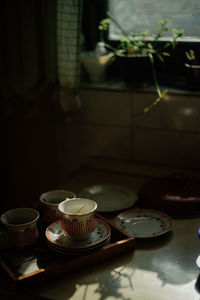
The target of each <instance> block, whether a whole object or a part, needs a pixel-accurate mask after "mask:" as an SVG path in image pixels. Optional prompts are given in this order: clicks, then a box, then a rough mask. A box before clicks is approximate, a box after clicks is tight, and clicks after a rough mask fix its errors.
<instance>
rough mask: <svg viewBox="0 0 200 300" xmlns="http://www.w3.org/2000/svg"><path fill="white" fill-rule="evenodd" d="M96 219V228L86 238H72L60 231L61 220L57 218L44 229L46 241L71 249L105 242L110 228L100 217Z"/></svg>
mask: <svg viewBox="0 0 200 300" xmlns="http://www.w3.org/2000/svg"><path fill="white" fill-rule="evenodd" d="M96 221H97V223H96V228H95V230H94V231H93V232H92V233H91V235H90V236H89V237H88V238H87V239H85V240H72V239H71V238H70V237H68V236H67V234H65V233H63V232H62V229H61V220H58V221H56V222H54V223H52V224H51V225H50V226H48V227H47V229H46V231H45V235H46V238H47V241H48V242H49V243H50V244H51V245H52V246H55V247H56V248H60V249H65V250H72V251H73V250H80V249H90V248H92V247H95V246H99V244H101V243H103V242H104V241H105V242H106V241H107V239H108V238H109V237H110V235H111V229H110V226H109V225H108V224H107V223H106V222H104V221H102V220H100V219H96Z"/></svg>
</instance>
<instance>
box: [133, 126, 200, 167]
mask: <svg viewBox="0 0 200 300" xmlns="http://www.w3.org/2000/svg"><path fill="white" fill-rule="evenodd" d="M132 145H133V149H132V154H133V155H132V159H134V160H136V161H140V162H147V163H159V164H163V165H169V166H179V167H190V168H200V135H199V134H191V133H178V132H174V133H173V132H170V131H161V130H145V129H137V130H135V131H134V134H133V143H132Z"/></svg>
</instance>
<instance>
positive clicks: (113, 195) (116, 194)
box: [79, 185, 138, 212]
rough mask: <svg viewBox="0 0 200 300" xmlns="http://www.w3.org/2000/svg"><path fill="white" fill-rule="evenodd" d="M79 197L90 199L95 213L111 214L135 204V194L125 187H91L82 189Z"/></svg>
mask: <svg viewBox="0 0 200 300" xmlns="http://www.w3.org/2000/svg"><path fill="white" fill-rule="evenodd" d="M79 197H83V198H88V199H92V200H94V201H95V202H96V203H97V211H99V212H111V211H117V210H122V209H127V208H129V207H131V206H132V205H134V204H135V203H136V202H137V198H138V197H137V194H136V193H134V192H133V191H132V190H130V189H129V188H127V187H121V186H114V185H92V186H89V187H86V188H84V189H83V190H82V191H80V193H79Z"/></svg>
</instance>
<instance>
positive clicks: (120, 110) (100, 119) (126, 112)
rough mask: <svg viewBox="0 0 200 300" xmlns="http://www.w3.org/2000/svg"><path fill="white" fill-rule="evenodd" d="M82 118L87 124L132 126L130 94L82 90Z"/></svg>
mask: <svg viewBox="0 0 200 300" xmlns="http://www.w3.org/2000/svg"><path fill="white" fill-rule="evenodd" d="M80 97H81V101H82V108H81V119H82V122H84V123H87V124H99V125H115V126H122V127H127V126H130V120H131V118H130V94H129V93H121V92H114V91H101V90H81V92H80Z"/></svg>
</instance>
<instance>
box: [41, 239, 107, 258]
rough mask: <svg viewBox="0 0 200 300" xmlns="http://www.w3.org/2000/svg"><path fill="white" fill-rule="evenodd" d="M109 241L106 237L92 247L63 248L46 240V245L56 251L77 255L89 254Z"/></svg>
mask: <svg viewBox="0 0 200 300" xmlns="http://www.w3.org/2000/svg"><path fill="white" fill-rule="evenodd" d="M109 242H110V238H108V239H106V240H105V241H104V242H103V243H100V244H98V245H96V246H94V247H89V248H83V249H66V248H65V249H64V248H61V247H57V246H55V245H53V244H51V243H49V242H48V241H47V245H48V246H49V248H50V249H51V250H53V251H56V252H58V253H61V254H69V255H72V256H77V255H87V254H90V253H92V252H95V251H97V250H98V249H100V248H102V247H104V246H106V245H108V244H109Z"/></svg>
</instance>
